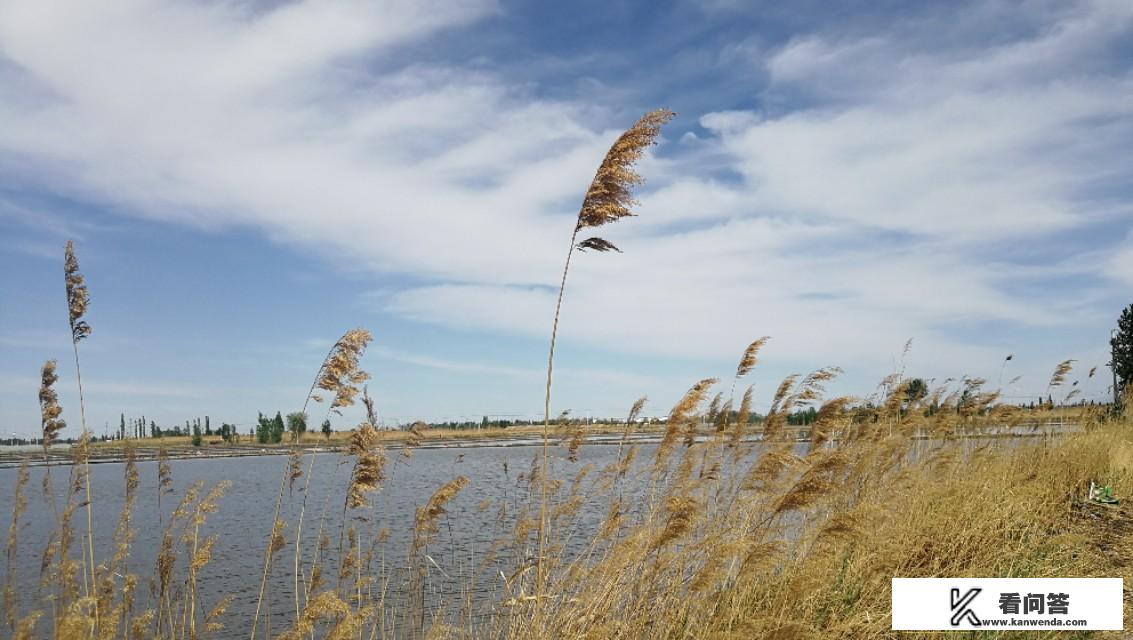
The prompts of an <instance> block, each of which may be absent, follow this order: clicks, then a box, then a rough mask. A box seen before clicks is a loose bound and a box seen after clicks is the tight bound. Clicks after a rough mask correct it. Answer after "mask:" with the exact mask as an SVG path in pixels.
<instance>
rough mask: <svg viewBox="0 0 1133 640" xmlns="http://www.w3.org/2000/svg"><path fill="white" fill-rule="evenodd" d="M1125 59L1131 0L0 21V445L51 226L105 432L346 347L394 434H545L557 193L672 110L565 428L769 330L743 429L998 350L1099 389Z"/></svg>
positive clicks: (584, 313) (234, 418)
mask: <svg viewBox="0 0 1133 640" xmlns="http://www.w3.org/2000/svg"><path fill="white" fill-rule="evenodd" d="M1131 36H1133V5H1130V4H1129V3H1128V2H1120V1H1114V2H1106V1H1096V2H990V1H976V2H968V3H960V4H958V3H951V2H949V3H939V4H932V3H919V2H918V3H896V2H842V3H830V2H795V3H742V2H728V1H725V0H716V1H702V2H674V3H646V2H579V3H542V2H538V3H535V2H533V3H526V4H524V3H513V2H490V1H486V0H468V1H462V2H428V1H425V2H420V1H418V2H408V1H404V2H403V1H395V2H372V1H365V2H363V1H360V0H359V1H343V2H329V1H315V0H307V1H299V2H288V3H262V2H197V3H175V2H166V1H162V0H113V1H108V2H100V3H75V4H72V5H70V6H65V5H64V4H63V3H43V2H34V1H31V0H0V274H2V275H0V300H2V301H3V302H2V303H0V432H3V433H5V434H7V433H10V432H15V433H20V434H32V433H35V432H36V431H37V430H38V407H37V398H36V389H37V385H38V380H37V379H38V370H39V367H40V366H41V364H42V363H43V361H44V360H45V359H49V358H55V359H59V360H60V363H61V365H64V366H61V372H62V374H63V377H62V380H61V382H60V388H61V390H62V392H63V393H62V400H63V403H64V406H65V408H66V409H67V410H68V411H67V414H66V416H65V417H67V418H68V420H69V422H70V424H71V426H70V427H69V428H68V431H67V432H65V433H68V434H71V435H74V434H75V433H77V424H78V419H77V411H75V409H77V402H76V399H75V394H74V392H73V386H74V378H73V371H72V369H71V365H70V360H69V358H70V346H69V342H68V333H67V325H66V307H65V304H64V299H63V292H62V288H63V286H62V273H61V271H62V247H63V244H64V243H65V241H66V240H67V239H68V238H73V239H74V240H75V242H76V247H77V251H78V255H79V260H80V264H81V266H82V269H83V271H84V273H85V274H86V276H87V279H88V283H89V285H90V290H91V295H92V305H91V307H90V311H89V314H88V320H89V322H90V324H91V325H92V326H93V327H94V333H93V335H92V336H91V337H90V339H89V340H87V341H85V342H83V343H82V345H81V348H82V357H83V362H84V373H85V381H86V382H87V390H88V393H87V398H88V414H89V416H90V424H91V425H92V427H93V428H94V429H95V431H96V432H101V431H102V428H103V425H104V424H107V423H109V424H111V425H115V424H116V423H117V421H118V415H119V413H121V412H125V413H127V415H129V416H140V415H143V414H144V415H145V416H147V417H148V418H153V419H156V420H157V421H158V422H159V423H163V424H174V423H183V422H184V420H185V419H187V418H192V417H196V416H203V415H209V416H211V419H212V421H213V423H219V422H222V421H227V422H234V423H238V424H242V425H248V424H249V423H251V422H253V421H254V418H255V415H256V412H257V411H265V412H274V411H275V410H277V409H281V410H284V411H285V412H286V411H287V410H294V409H295V408H297V407H298V406H299V405H300V404H301V403H302V401H303V396H304V394H305V392H306V388H307V386H308V385H309V384H310V379H311V378H312V376H313V375H314V373H315V370H316V369H317V368H318V366H319V363H320V361H321V359H322V357H323V355H324V354H325V352H326V350H327V349H328V348H329V346H330V345H331V344H333V342H334V340H335V339H336V338H337V337H338V335H340V334H341V333H342V332H343V331H344V330H346V329H348V328H351V327H355V326H364V327H367V328H369V329H370V330H371V331H372V332H373V334H374V336H375V340H374V343H373V345H372V347H371V349H370V350H369V352H368V353H367V355H366V357H365V360H364V366H365V367H366V368H367V369H368V370H369V371H370V372H371V373H372V374H373V376H374V379H373V381H372V382H371V392H372V394H373V395H374V396H375V397H376V399H377V401H378V407H379V409H380V412H381V413H382V415H383V416H384V419H385V420H387V421H388V422H389V423H390V424H397V423H404V422H406V421H410V420H413V419H417V418H424V419H446V418H447V419H453V418H465V419H478V418H479V417H480V416H482V415H485V414H487V415H492V416H501V415H508V416H512V415H525V416H530V415H536V414H538V413H539V412H540V409H541V406H542V375H543V374H542V367H543V366H544V364H545V359H546V348H547V345H546V343H547V338H548V336H547V332H548V328H549V324H550V319H551V314H552V312H553V304H554V293H555V289H554V287H555V285H556V283H557V280H558V275H559V270H560V269H561V263H562V260H563V257H564V255H563V254H564V252H565V250H566V242H567V239H568V238H569V235H570V231H571V226H572V224H573V223H574V218H575V216H576V214H577V207H578V203H579V202H580V200H581V197H582V194H583V193H584V192H585V189H586V186H587V185H588V183H589V181H590V178H591V177H592V175H593V171H594V169H595V168H596V167H597V165H598V163H599V162H600V161H601V158H602V156H603V154H604V153H605V150H606V148H608V146H609V145H610V143H611V142H612V141H613V140H614V138H616V137H617V135H618V133H619V132H620V131H621V130H622V129H624V128H625V127H627V126H628V125H630V124H631V123H632V122H633V121H634V120H635V119H636V118H637V117H638V116H639V115H640V114H641V113H643V112H645V111H647V110H649V109H653V108H656V107H661V106H664V107H669V108H672V109H674V110H675V111H677V112H678V116H677V117H676V118H675V119H674V120H673V122H672V123H671V124H670V125H669V126H668V127H667V128H666V129H665V131H664V135H663V139H662V140H661V142H660V144H659V145H658V146H657V147H656V148H655V149H654V150H653V151H652V152H651V153H650V154H649V155H648V156H647V157H646V158H644V159H643V160H642V162H641V163H640V165H639V169H640V171H641V172H642V173H643V174H644V175H645V177H646V178H647V180H648V182H647V184H646V185H645V186H644V187H643V188H642V189H641V190H640V191H639V199H640V200H641V204H640V207H638V209H637V211H638V213H639V214H640V215H639V217H637V218H632V219H628V220H626V221H623V222H621V223H619V224H618V225H615V226H614V227H610V228H609V232H608V233H606V234H604V235H606V236H607V237H608V238H609V239H610V240H613V241H614V242H615V243H617V244H618V245H619V246H620V247H622V249H623V250H624V251H625V253H624V254H620V255H609V254H606V255H602V254H583V255H581V256H579V257H578V259H577V261H576V262H575V265H574V267H573V269H572V273H571V279H570V282H569V284H568V292H567V299H566V302H565V306H564V312H563V319H562V330H561V334H560V336H561V343H560V348H559V351H558V354H557V358H556V365H557V369H556V371H557V381H556V387H555V396H554V401H553V405H554V411H555V412H556V413H557V412H558V411H560V410H562V409H571V410H572V411H573V412H574V413H575V414H586V413H590V414H593V415H620V414H622V413H624V412H625V411H626V409H627V408H628V406H629V405H630V404H631V403H632V402H633V400H634V399H636V398H637V397H639V396H641V395H648V396H649V397H650V405H648V406H649V409H648V410H647V413H651V414H655V415H660V414H664V413H665V412H666V411H667V409H668V407H669V406H671V404H672V403H673V402H675V401H676V399H677V398H678V397H679V395H680V394H681V393H682V392H683V390H684V389H686V388H687V387H688V386H689V385H691V384H692V383H693V382H695V381H696V380H698V379H700V378H702V377H706V376H722V377H727V376H728V374H729V372H730V371H732V370H733V369H734V366H735V364H734V363H735V361H736V360H737V359H738V357H739V355H740V353H741V352H742V350H743V348H744V346H746V344H747V343H748V342H750V341H751V340H753V339H755V338H757V337H759V336H762V335H770V336H772V340H771V342H770V344H769V345H768V346H767V347H766V349H765V350H764V358H763V362H762V363H761V365H760V367H759V368H758V369H757V371H756V373H755V374H754V376H753V378H752V380H751V381H752V382H754V383H755V384H756V388H757V394H756V395H757V398H758V400H759V402H758V404H759V405H760V406H761V407H766V404H767V402H768V400H769V396H770V394H771V393H772V391H773V389H774V387H775V385H776V384H777V382H778V380H779V379H780V378H781V377H782V376H784V375H786V374H788V373H792V372H796V371H798V372H805V371H809V370H813V369H815V368H818V367H821V366H827V365H838V366H841V367H842V368H843V369H844V370H845V374H844V376H843V377H842V379H841V380H840V381H839V382H838V383H837V384H836V385H834V386H833V387H832V390H833V391H835V392H845V393H853V394H858V395H861V396H865V395H869V394H870V393H872V392H873V391H874V389H875V387H876V384H877V382H878V381H879V380H880V379H881V378H882V377H883V376H885V375H886V374H887V373H890V372H892V371H894V370H895V369H899V368H902V367H903V368H904V369H905V370H906V371H907V372H908V373H909V374H911V375H919V376H923V377H925V378H933V377H935V378H937V379H941V380H942V379H944V378H946V377H959V376H961V375H972V376H982V377H985V378H988V379H989V380H990V381H991V385H992V386H995V384H996V383H998V382H999V380H1000V377H1001V376H1000V374H1001V364H1002V363H1003V359H1004V357H1005V356H1006V355H1007V354H1009V353H1011V354H1014V355H1015V358H1014V359H1013V360H1012V362H1010V363H1009V364H1008V367H1007V369H1006V372H1005V374H1004V375H1003V376H1002V378H1003V381H1004V386H1005V387H1006V388H1005V393H1006V394H1007V395H1008V396H1010V397H1017V398H1020V399H1022V398H1029V397H1031V396H1037V395H1040V394H1044V393H1045V392H1046V387H1047V380H1048V378H1049V376H1050V372H1051V371H1052V370H1053V368H1054V366H1055V365H1056V364H1057V363H1058V362H1059V361H1061V360H1063V359H1066V358H1074V359H1077V360H1078V361H1079V368H1078V371H1077V373H1076V374H1074V375H1072V376H1071V379H1072V380H1074V379H1081V385H1080V386H1081V387H1082V388H1083V390H1084V394H1083V395H1084V396H1085V397H1087V398H1102V397H1104V396H1105V394H1106V387H1107V385H1108V378H1109V372H1108V370H1107V369H1105V368H1104V367H1103V366H1102V365H1104V364H1105V362H1106V361H1107V357H1106V350H1107V346H1106V340H1107V337H1108V334H1109V330H1110V328H1111V327H1112V326H1114V324H1115V321H1116V317H1117V315H1118V313H1119V312H1120V310H1121V309H1122V308H1123V307H1124V306H1126V305H1128V304H1129V303H1130V302H1133V242H1131V240H1133V206H1131V199H1130V196H1131V193H1130V187H1129V185H1130V184H1131V182H1130V178H1131V177H1133V175H1131V174H1133V165H1130V162H1129V159H1128V156H1129V154H1128V149H1129V148H1130V143H1131V142H1133V118H1131V116H1133V73H1131V64H1130V63H1131V61H1133V44H1131V43H1133V37H1131ZM910 338H912V340H913V346H912V350H911V351H910V353H909V354H908V355H907V356H906V357H904V359H903V360H902V355H901V353H902V348H903V347H904V345H905V343H906V341H907V340H908V339H910ZM1093 366H1099V374H1098V375H1097V376H1096V377H1095V378H1093V379H1088V378H1086V372H1087V370H1088V369H1089V368H1090V367H1093ZM1016 376H1021V379H1020V380H1019V381H1018V382H1016V383H1015V384H1013V385H1007V384H1006V382H1007V381H1008V380H1010V379H1013V378H1014V377H1016ZM1064 392H1065V390H1063V391H1062V393H1064ZM1055 395H1059V393H1056V394H1055ZM357 417H358V416H357V415H356V413H352V412H348V413H347V415H345V416H344V417H342V418H336V426H338V427H348V426H350V424H351V423H352V422H354V421H356V420H357Z"/></svg>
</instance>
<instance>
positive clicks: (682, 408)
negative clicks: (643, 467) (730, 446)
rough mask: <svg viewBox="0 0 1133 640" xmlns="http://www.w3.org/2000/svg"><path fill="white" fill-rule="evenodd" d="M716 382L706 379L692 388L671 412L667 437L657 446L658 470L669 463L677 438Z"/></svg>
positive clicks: (714, 379)
mask: <svg viewBox="0 0 1133 640" xmlns="http://www.w3.org/2000/svg"><path fill="white" fill-rule="evenodd" d="M716 382H717V379H716V378H705V379H703V380H701V381H700V382H697V383H696V384H694V385H693V386H692V388H690V389H689V390H688V391H687V392H685V395H684V397H682V398H681V399H680V401H679V402H677V404H676V405H674V406H673V408H672V410H671V411H669V418H668V423H667V424H666V426H665V435H664V436H663V437H662V438H661V444H659V445H658V446H657V456H656V459H655V464H656V466H657V467H658V468H660V467H661V466H663V465H664V464H665V462H667V461H668V459H669V456H670V455H671V454H672V452H673V446H674V445H676V443H677V437H678V436H679V435H680V434H681V431H682V430H687V428H688V425H689V424H690V423H692V422H693V419H694V414H695V412H696V408H697V407H699V406H700V403H701V402H703V401H704V397H705V396H706V395H707V394H708V390H709V389H711V388H712V385H714V384H716Z"/></svg>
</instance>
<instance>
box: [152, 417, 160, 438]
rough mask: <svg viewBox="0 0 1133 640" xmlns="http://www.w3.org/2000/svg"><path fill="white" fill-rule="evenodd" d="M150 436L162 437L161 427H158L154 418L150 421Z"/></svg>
mask: <svg viewBox="0 0 1133 640" xmlns="http://www.w3.org/2000/svg"><path fill="white" fill-rule="evenodd" d="M149 437H151V438H160V437H161V429H158V428H157V423H156V422H154V421H153V420H150V421H149Z"/></svg>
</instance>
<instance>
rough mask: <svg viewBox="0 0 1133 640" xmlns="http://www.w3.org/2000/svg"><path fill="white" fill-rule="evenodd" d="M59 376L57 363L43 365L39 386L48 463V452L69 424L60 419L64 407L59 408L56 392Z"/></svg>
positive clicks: (42, 429) (41, 417)
mask: <svg viewBox="0 0 1133 640" xmlns="http://www.w3.org/2000/svg"><path fill="white" fill-rule="evenodd" d="M58 381H59V376H58V375H56V373H55V361H54V360H48V361H47V362H44V363H43V370H42V372H41V383H40V385H39V410H40V429H41V431H42V433H43V459H44V461H47V459H48V457H47V450H48V449H49V448H50V447H51V445H52V444H54V443H55V441H56V440H57V439H58V438H59V432H60V431H62V430H63V429H64V428H65V427H66V426H67V423H66V422H64V421H63V420H61V419H59V416H60V415H61V414H62V413H63V407H61V406H59V394H57V393H56V392H55V389H54V386H55V383H56V382H58Z"/></svg>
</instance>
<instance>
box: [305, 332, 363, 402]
mask: <svg viewBox="0 0 1133 640" xmlns="http://www.w3.org/2000/svg"><path fill="white" fill-rule="evenodd" d="M371 339H372V336H371V335H370V332H369V331H367V330H365V329H351V330H350V331H347V332H346V333H345V334H343V336H342V337H341V338H339V340H338V342H336V343H335V345H334V348H332V349H331V351H330V354H328V355H327V358H326V360H324V361H323V366H322V367H321V368H320V369H319V373H318V376H317V379H316V382H315V387H316V388H319V389H322V390H323V391H327V392H329V393H333V394H334V400H332V401H331V404H330V408H331V409H332V410H335V411H336V412H337V410H338V409H339V408H341V407H347V406H350V405H352V404H354V397H355V396H357V395H358V385H359V384H361V383H363V382H365V381H367V380H369V379H370V375H369V374H368V373H366V372H365V371H362V370H361V369H359V368H358V361H359V360H360V359H361V358H362V354H363V353H365V351H366V345H368V344H369V343H370V340H371ZM311 398H312V399H313V400H314V401H315V402H322V400H323V399H322V397H320V396H311Z"/></svg>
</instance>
